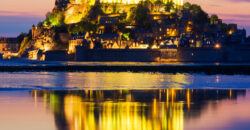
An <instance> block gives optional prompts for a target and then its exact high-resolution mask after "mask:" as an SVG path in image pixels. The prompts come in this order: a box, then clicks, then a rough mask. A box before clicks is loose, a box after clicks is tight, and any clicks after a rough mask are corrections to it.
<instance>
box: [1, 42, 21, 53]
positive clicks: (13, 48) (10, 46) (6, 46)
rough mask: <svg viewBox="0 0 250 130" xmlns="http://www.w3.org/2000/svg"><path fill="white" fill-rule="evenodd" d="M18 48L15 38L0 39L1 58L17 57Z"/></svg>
mask: <svg viewBox="0 0 250 130" xmlns="http://www.w3.org/2000/svg"><path fill="white" fill-rule="evenodd" d="M19 47H20V44H19V41H18V39H17V38H0V53H2V54H3V58H7V57H9V56H15V55H17V53H18V50H19Z"/></svg>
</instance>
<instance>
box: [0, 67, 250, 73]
mask: <svg viewBox="0 0 250 130" xmlns="http://www.w3.org/2000/svg"><path fill="white" fill-rule="evenodd" d="M0 72H149V73H150V72H151V73H204V74H208V75H213V74H224V75H233V74H243V75H250V65H249V64H245V65H244V64H242V65H239V64H221V65H220V64H204V65H202V64H198V65H197V64H193V65H192V64H186V65H185V64H176V65H171V64H169V65H167V64H163V65H160V64H158V65H143V64H141V65H140V64H139V65H136V64H135V65H132V64H129V65H116V64H114V65H95V64H92V65H91V64H89V65H86V64H85V65H43V64H42V65H35V64H34V65H18V66H0Z"/></svg>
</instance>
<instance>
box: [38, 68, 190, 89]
mask: <svg viewBox="0 0 250 130" xmlns="http://www.w3.org/2000/svg"><path fill="white" fill-rule="evenodd" d="M44 76H47V77H43V78H45V79H47V82H45V83H44V84H42V86H58V87H78V88H92V89H96V88H101V89H106V90H107V89H112V90H113V89H152V88H153V87H158V88H159V87H169V88H183V87H185V86H187V85H190V84H191V83H192V82H193V81H192V76H190V75H186V74H160V73H130V72H122V73H115V72H107V73H95V72H86V73H58V74H55V75H51V74H48V73H47V72H44ZM48 83H50V84H48Z"/></svg>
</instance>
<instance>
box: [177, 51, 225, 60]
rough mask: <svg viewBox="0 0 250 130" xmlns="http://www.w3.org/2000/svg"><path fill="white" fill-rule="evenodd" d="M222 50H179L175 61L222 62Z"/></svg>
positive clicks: (223, 54) (223, 52) (223, 55)
mask: <svg viewBox="0 0 250 130" xmlns="http://www.w3.org/2000/svg"><path fill="white" fill-rule="evenodd" d="M225 57H226V56H225V51H224V49H216V48H179V49H178V51H177V54H176V59H177V61H179V62H223V61H225Z"/></svg>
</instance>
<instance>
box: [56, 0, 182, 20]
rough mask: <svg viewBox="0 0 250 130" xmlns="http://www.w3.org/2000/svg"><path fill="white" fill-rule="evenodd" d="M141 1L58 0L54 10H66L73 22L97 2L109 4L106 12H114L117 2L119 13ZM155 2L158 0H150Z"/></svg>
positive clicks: (178, 0)
mask: <svg viewBox="0 0 250 130" xmlns="http://www.w3.org/2000/svg"><path fill="white" fill-rule="evenodd" d="M141 1H146V0H56V3H55V8H54V11H65V23H66V24H72V23H77V22H80V21H81V19H82V18H84V17H85V16H86V14H87V13H86V12H88V11H89V9H90V7H91V6H93V5H94V4H95V3H96V2H99V3H104V4H109V6H105V9H104V10H105V11H104V12H105V13H107V14H110V13H112V12H113V8H114V7H113V6H112V4H117V8H118V10H119V13H122V12H128V11H129V9H130V8H131V7H133V6H136V4H138V3H139V2H141ZM150 1H151V2H152V3H155V2H156V1H157V0H150ZM161 2H162V3H164V4H166V3H168V2H173V3H175V4H176V5H177V7H178V6H182V5H183V0H161Z"/></svg>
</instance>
